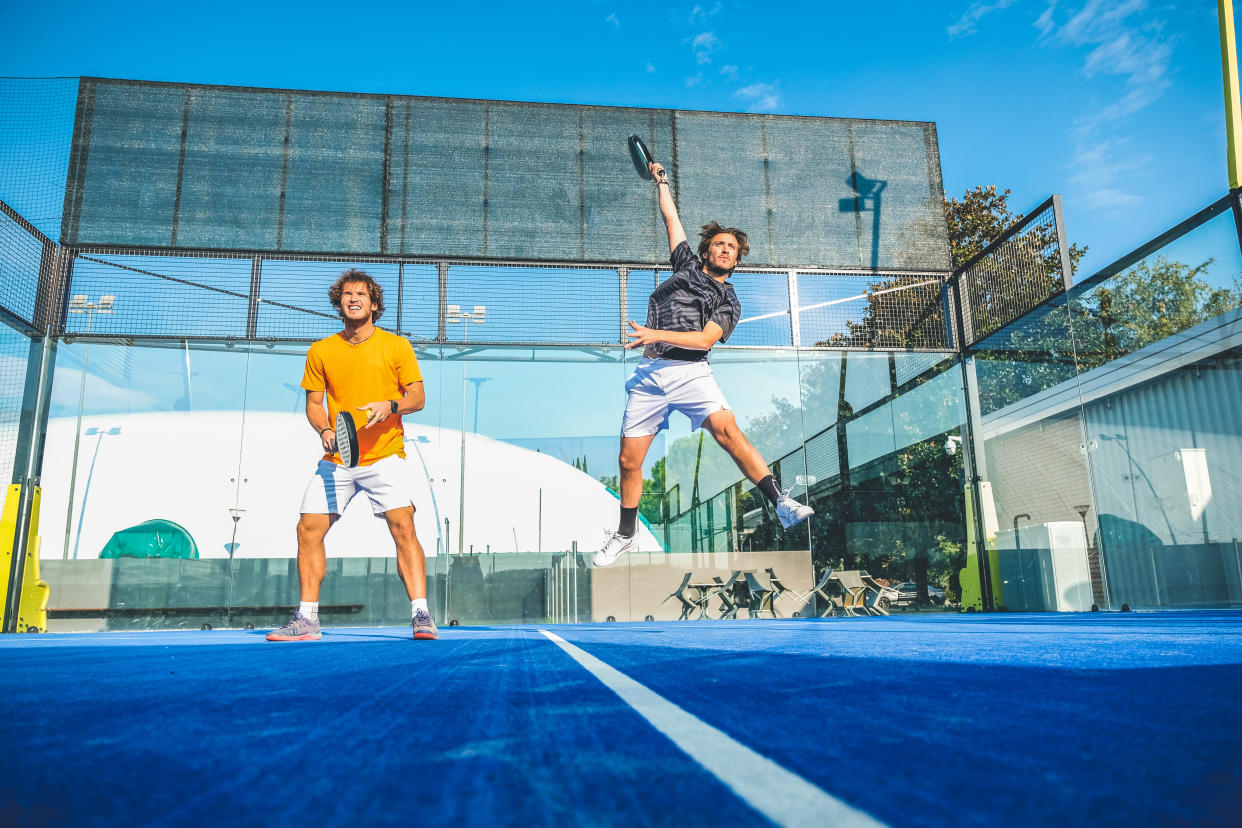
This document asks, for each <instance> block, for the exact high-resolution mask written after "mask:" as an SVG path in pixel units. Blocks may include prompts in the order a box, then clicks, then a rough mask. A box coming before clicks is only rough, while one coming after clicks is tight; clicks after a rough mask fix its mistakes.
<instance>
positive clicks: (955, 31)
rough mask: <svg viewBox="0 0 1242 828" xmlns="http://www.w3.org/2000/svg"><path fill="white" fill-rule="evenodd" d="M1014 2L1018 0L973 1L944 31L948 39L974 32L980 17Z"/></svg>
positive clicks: (1007, 6)
mask: <svg viewBox="0 0 1242 828" xmlns="http://www.w3.org/2000/svg"><path fill="white" fill-rule="evenodd" d="M1016 2H1018V0H996V2H994V3H983V2H976V3H973V4H971V6H970V8H969V9H967V10H966V13H965V14H963V15H962V16H961V18H959V19H958V21H957V22H956V23H954V24H952V25H950V26H949V27H948V28H947V29H945V31H946V32H947V33H948V35H949V39H950V40H952V39H953V38H956V37H965V36H966V35H970V34H974V33H975V32H976V31H977V30H978V26H977V24H978V23H979V21H980V20H981V19H982V18H984V17H986V16H987V15H989V14H991V13H992V12H996V11H1002V10H1004V9H1007V8H1009V7H1010V6H1012V5H1013V4H1014V3H1016Z"/></svg>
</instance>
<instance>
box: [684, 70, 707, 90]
mask: <svg viewBox="0 0 1242 828" xmlns="http://www.w3.org/2000/svg"><path fill="white" fill-rule="evenodd" d="M702 82H703V73H702V72H699V73H698V74H697V75H691V76H690V77H688V78H686V88H687V89H693V88H694V87H696V86H698V85H699V84H700V83H702Z"/></svg>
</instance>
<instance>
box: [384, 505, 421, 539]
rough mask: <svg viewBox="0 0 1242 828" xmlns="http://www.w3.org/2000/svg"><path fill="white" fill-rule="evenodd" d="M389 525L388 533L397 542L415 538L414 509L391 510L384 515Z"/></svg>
mask: <svg viewBox="0 0 1242 828" xmlns="http://www.w3.org/2000/svg"><path fill="white" fill-rule="evenodd" d="M384 520H385V521H387V523H388V531H389V532H391V533H392V536H393V538H394V539H396V540H401V539H412V538H414V509H413V508H410V507H406V508H404V509H390V510H388V511H387V512H385V513H384Z"/></svg>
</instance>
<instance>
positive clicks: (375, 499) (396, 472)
mask: <svg viewBox="0 0 1242 828" xmlns="http://www.w3.org/2000/svg"><path fill="white" fill-rule="evenodd" d="M359 491H363V492H366V495H367V498H368V499H369V500H370V501H371V511H372V512H373V513H374V514H375V516H376V517H380V516H382V515H383V514H384V513H385V512H387V511H389V510H390V509H404V508H405V507H407V506H412V505H413V503H414V502H413V500H411V497H410V495H411V493H412V492H413V491H414V489H413V486H412V485H411V483H410V476H409V472H408V470H407V467H406V464H405V460H404V458H402V457H399V456H397V455H395V454H394V455H392V456H390V457H385V458H384V459H383V460H377V461H376V462H374V463H372V464H371V465H369V466H357V467H355V468H352V469H351V468H348V467H347V466H342V465H340V464H339V463H333V462H332V461H330V460H320V461H319V466H318V467H317V468H316V469H315V474H314V475H313V476H312V477H311V479H310V482H309V483H307V484H306V493H305V494H304V495H302V514H304V515H339V514H341V513H342V512H344V511H345V507H346V506H348V505H349V501H351V500H353V498H354V495H356V494H357V493H358V492H359Z"/></svg>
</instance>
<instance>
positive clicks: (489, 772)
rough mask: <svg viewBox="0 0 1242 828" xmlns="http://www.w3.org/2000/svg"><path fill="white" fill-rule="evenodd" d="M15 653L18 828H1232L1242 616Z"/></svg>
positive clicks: (657, 628)
mask: <svg viewBox="0 0 1242 828" xmlns="http://www.w3.org/2000/svg"><path fill="white" fill-rule="evenodd" d="M408 636H409V630H408V628H405V629H402V628H375V629H365V628H329V629H327V630H325V632H324V637H323V639H322V640H321V641H317V642H298V643H291V644H274V643H269V642H267V641H265V640H264V638H263V631H262V630H247V631H237V630H234V631H220V630H217V631H203V632H170V633H134V634H127V633H109V634H95V635H71V634H50V635H38V636H35V635H22V636H5V637H3V638H0V682H2V691H3V693H4V698H5V699H6V700H7V702H8V707H9V713H8V714H7V715H6V716H5V717H4V722H3V724H0V734H2V736H0V748H2V749H3V751H4V755H5V758H6V761H7V764H8V771H7V772H6V773H5V774H4V775H3V777H2V781H0V786H2V787H0V803H3V804H2V806H0V808H2V809H3V810H2V812H0V821H2V822H3V823H4V824H5V825H40V826H61V825H74V826H86V825H99V826H138V825H144V826H145V825H168V826H173V825H177V826H184V825H229V826H273V825H423V826H431V825H480V826H484V825H485V826H495V825H523V826H525V825H600V826H612V825H615V826H653V825H680V826H692V825H724V824H727V825H739V826H741V825H771V824H777V825H817V826H826V825H941V826H961V825H1129V826H1133V825H1226V824H1232V825H1236V824H1238V822H1239V820H1240V819H1242V812H1240V806H1239V800H1238V797H1237V791H1238V790H1239V789H1240V788H1242V706H1240V705H1239V700H1240V699H1242V614H1240V613H1236V612H1186V613H1174V614H1171V613H1162V614H1158V615H1157V614H1147V613H1108V614H1094V613H1093V614H1086V615H1073V616H1069V615H1049V614H1040V615H1017V614H1012V615H983V614H980V615H956V616H952V617H950V616H947V615H945V616H939V617H937V616H914V617H909V618H899V617H888V618H845V619H830V620H819V621H817V620H798V619H794V620H782V621H755V622H753V623H749V622H747V623H742V622H739V623H732V624H721V623H717V622H687V623H653V624H626V625H623V624H603V625H564V626H513V627H453V628H446V629H444V630H442V634H441V638H440V640H439V641H435V642H422V641H419V642H415V641H412V640H409V638H408Z"/></svg>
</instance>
